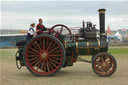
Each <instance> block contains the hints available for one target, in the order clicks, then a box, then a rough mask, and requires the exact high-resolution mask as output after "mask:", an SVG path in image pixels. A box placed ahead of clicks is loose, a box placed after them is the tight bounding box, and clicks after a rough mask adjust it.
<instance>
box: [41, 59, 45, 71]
mask: <svg viewBox="0 0 128 85" xmlns="http://www.w3.org/2000/svg"><path fill="white" fill-rule="evenodd" d="M44 63H45V62H44V61H42V64H41V70H43V67H44Z"/></svg>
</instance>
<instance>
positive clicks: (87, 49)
mask: <svg viewBox="0 0 128 85" xmlns="http://www.w3.org/2000/svg"><path fill="white" fill-rule="evenodd" d="M87 51H88V55H89V54H90V49H89V42H87Z"/></svg>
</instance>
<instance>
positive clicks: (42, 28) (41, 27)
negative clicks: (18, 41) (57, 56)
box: [36, 18, 47, 32]
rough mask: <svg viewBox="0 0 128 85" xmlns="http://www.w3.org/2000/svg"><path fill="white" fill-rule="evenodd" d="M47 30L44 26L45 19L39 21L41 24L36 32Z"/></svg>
mask: <svg viewBox="0 0 128 85" xmlns="http://www.w3.org/2000/svg"><path fill="white" fill-rule="evenodd" d="M46 30H47V28H46V27H45V26H44V25H43V19H41V18H40V19H39V24H37V26H36V31H37V32H39V31H46Z"/></svg>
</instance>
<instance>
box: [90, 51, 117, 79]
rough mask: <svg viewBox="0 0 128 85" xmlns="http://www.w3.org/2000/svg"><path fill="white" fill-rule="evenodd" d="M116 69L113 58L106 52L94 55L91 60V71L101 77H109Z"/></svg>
mask: <svg viewBox="0 0 128 85" xmlns="http://www.w3.org/2000/svg"><path fill="white" fill-rule="evenodd" d="M116 67H117V63H116V60H115V58H114V57H113V56H112V55H111V54H109V53H107V52H101V53H98V54H96V55H95V56H94V58H93V60H92V69H93V71H94V72H95V73H96V74H97V75H99V76H101V77H107V76H111V75H112V74H113V73H114V72H115V71H116Z"/></svg>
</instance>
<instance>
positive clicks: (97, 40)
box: [97, 39, 100, 47]
mask: <svg viewBox="0 0 128 85" xmlns="http://www.w3.org/2000/svg"><path fill="white" fill-rule="evenodd" d="M97 42H98V46H99V47H100V40H99V39H98V40H97Z"/></svg>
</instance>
